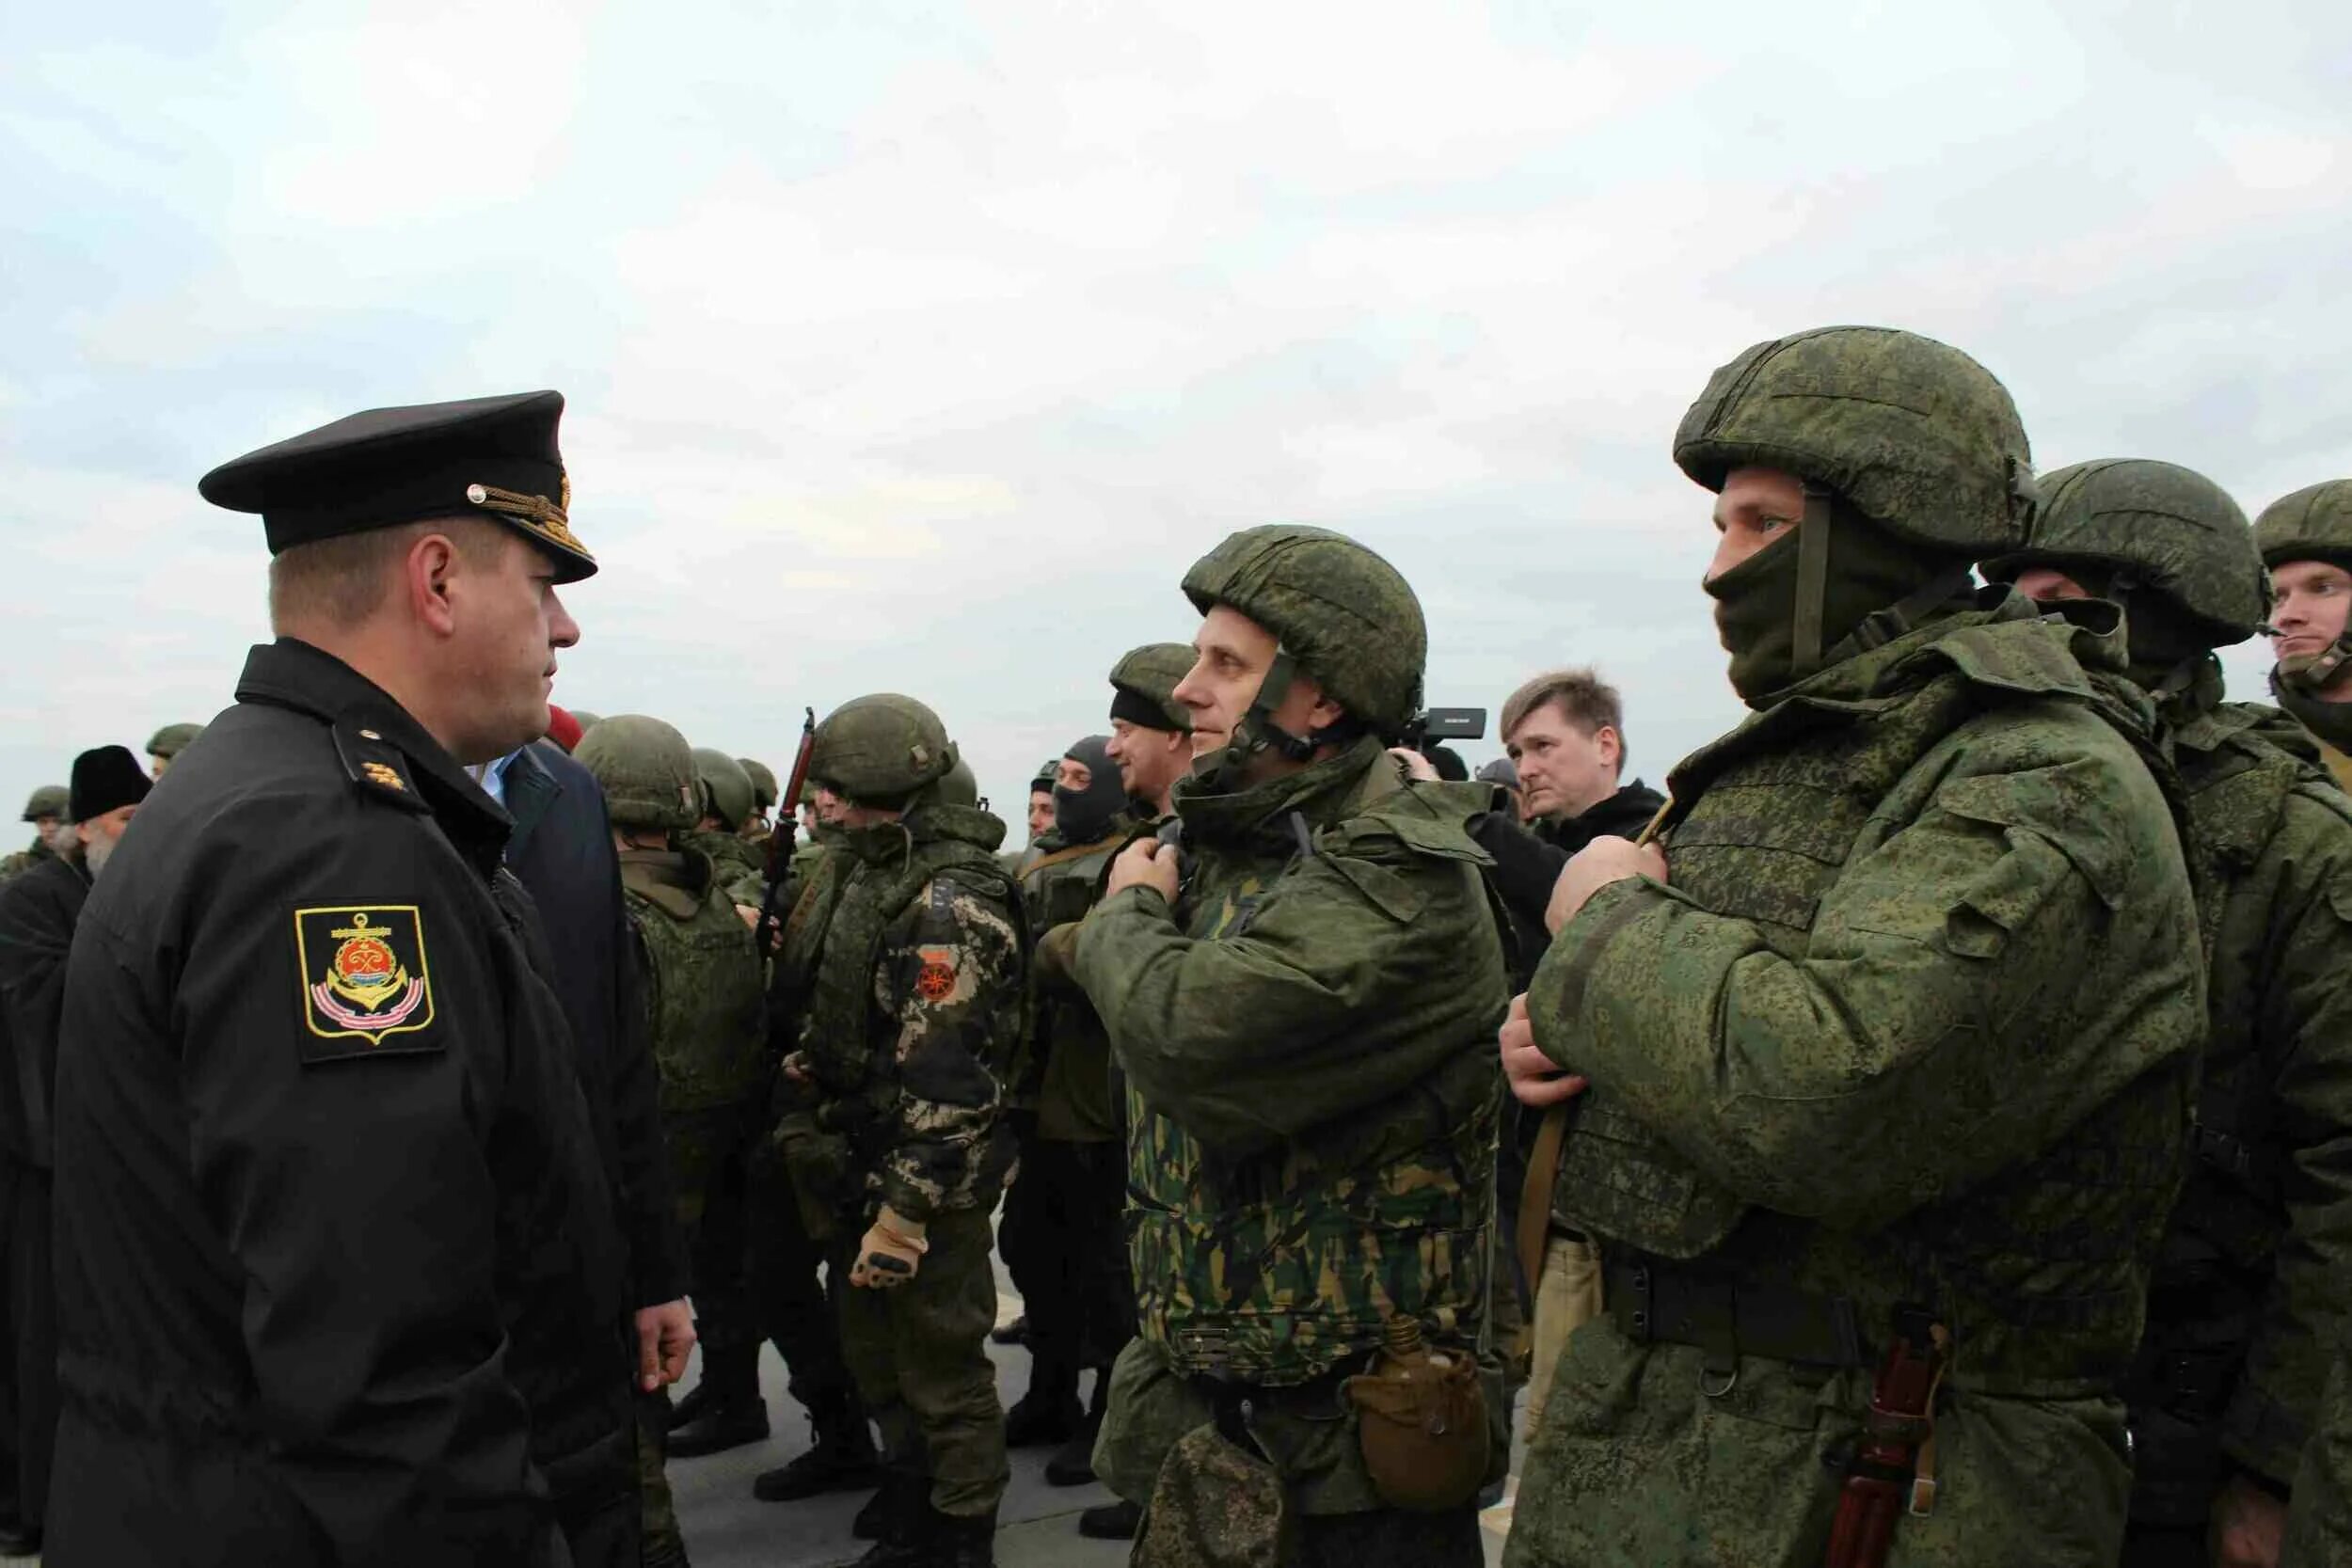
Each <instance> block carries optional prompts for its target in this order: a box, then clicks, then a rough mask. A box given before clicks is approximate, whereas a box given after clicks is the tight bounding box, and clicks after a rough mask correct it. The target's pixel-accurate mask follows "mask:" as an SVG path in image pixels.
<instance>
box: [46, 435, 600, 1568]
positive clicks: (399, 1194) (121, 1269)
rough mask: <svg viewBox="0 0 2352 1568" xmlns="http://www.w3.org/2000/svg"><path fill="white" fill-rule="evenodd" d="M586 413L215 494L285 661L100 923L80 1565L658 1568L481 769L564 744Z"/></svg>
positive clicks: (89, 1158) (68, 1191) (61, 1498)
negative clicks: (243, 516) (547, 733)
mask: <svg viewBox="0 0 2352 1568" xmlns="http://www.w3.org/2000/svg"><path fill="white" fill-rule="evenodd" d="M562 408H563V399H562V398H561V397H560V396H558V395H557V394H555V393H551V392H543V393H530V394H523V395H520V396H516V397H505V398H488V399H476V400H472V401H470V402H467V403H459V404H437V405H429V406H424V407H416V408H397V409H378V410H373V411H371V412H369V413H365V414H360V415H356V416H353V417H352V418H350V419H348V420H339V421H337V422H336V423H335V424H332V425H329V426H326V427H325V428H323V429H321V430H318V431H313V432H310V433H309V434H307V435H305V436H296V437H294V439H292V440H290V441H285V442H281V443H279V444H278V445H277V446H274V447H270V448H265V449H263V450H262V451H258V452H254V453H250V454H248V455H247V456H246V457H243V458H240V459H238V460H237V461H235V462H233V463H230V464H229V465H227V466H226V467H221V468H218V469H215V471H214V472H213V473H211V474H210V475H208V476H207V477H206V479H205V481H204V483H203V485H202V489H203V492H204V494H205V496H206V498H207V499H211V500H213V501H215V503H217V504H220V505H223V506H227V507H230V508H231V509H233V510H241V511H249V512H259V513H260V514H261V515H262V521H263V526H264V529H265V531H266V532H267V534H268V538H269V543H270V547H271V550H272V553H273V555H274V556H275V558H276V559H275V560H274V561H273V562H272V564H271V568H270V615H271V622H272V625H273V626H274V627H275V628H276V630H277V631H278V641H276V642H275V643H273V644H270V645H268V646H264V647H260V648H256V649H255V650H254V651H253V653H252V654H251V656H250V657H248V658H247V660H246V669H245V673H244V675H243V677H242V678H241V679H240V681H239V683H238V687H237V702H236V705H234V706H233V707H231V708H230V709H229V710H228V711H227V712H226V713H224V714H222V715H221V716H220V717H219V718H218V719H216V720H215V721H214V722H213V723H212V724H211V725H210V726H209V727H208V728H207V730H206V732H205V737H204V740H203V743H202V744H200V745H198V746H195V747H191V748H190V749H189V750H188V752H186V753H185V754H184V755H183V756H182V757H181V759H180V760H179V762H178V763H177V764H176V765H175V766H174V767H173V768H172V769H171V771H170V773H169V774H168V776H167V780H166V782H165V783H164V784H162V786H161V787H159V788H158V789H157V790H156V792H155V794H154V795H153V796H152V797H151V798H150V800H149V801H148V802H147V804H146V805H145V806H144V808H143V809H142V811H141V813H140V815H139V818H138V820H136V821H135V822H134V823H133V825H132V827H131V830H130V832H128V833H126V834H125V835H124V838H123V842H122V847H121V849H120V850H119V853H118V854H117V855H116V857H115V860H114V862H113V863H112V864H110V865H109V867H108V869H107V871H106V873H105V875H104V876H103V877H102V878H101V879H100V880H99V881H98V883H97V885H96V887H95V890H94V891H93V893H92V895H91V897H90V899H89V901H88V903H87V904H86V905H85V906H84V908H83V911H82V919H81V924H80V926H79V927H78V929H77V930H76V933H75V939H74V944H73V953H72V959H71V960H70V963H69V967H68V973H67V982H66V998H65V1016H64V1026H63V1031H62V1039H61V1042H60V1052H59V1061H58V1077H57V1089H56V1101H57V1114H56V1220H57V1230H56V1237H57V1246H56V1268H57V1308H58V1366H57V1373H58V1384H59V1394H60V1403H61V1410H60V1415H59V1420H58V1430H57V1458H56V1484H55V1485H54V1486H53V1488H52V1490H51V1495H50V1509H49V1520H48V1524H49V1529H48V1543H47V1558H48V1560H49V1561H50V1562H51V1564H52V1568H78V1565H84V1564H90V1565H105V1568H112V1565H114V1564H118V1563H131V1562H136V1563H141V1564H161V1565H186V1568H196V1565H207V1568H209V1565H212V1564H221V1565H224V1568H226V1565H229V1564H236V1565H238V1568H245V1565H247V1564H252V1563H259V1562H268V1563H272V1564H285V1565H297V1568H298V1565H306V1564H320V1565H324V1564H328V1563H333V1564H337V1565H339V1568H342V1565H350V1564H362V1563H364V1564H378V1563H381V1564H391V1563H402V1564H406V1563H422V1562H432V1563H439V1564H485V1565H486V1564H491V1563H497V1564H525V1565H531V1568H550V1565H563V1564H578V1565H586V1564H591V1563H593V1564H596V1565H598V1568H623V1565H633V1564H634V1563H635V1562H636V1560H637V1553H638V1542H637V1477H636V1465H635V1453H634V1442H633V1421H632V1412H631V1407H630V1381H631V1378H630V1374H631V1371H632V1361H633V1352H634V1346H633V1345H632V1344H631V1343H630V1342H629V1341H630V1335H629V1314H628V1307H629V1301H628V1279H627V1277H626V1258H627V1254H626V1249H625V1248H624V1246H623V1244H622V1241H621V1236H620V1231H619V1227H618V1226H617V1224H616V1222H615V1219H614V1216H613V1203H612V1190H611V1184H610V1183H609V1182H608V1181H607V1180H606V1178H605V1173H604V1165H603V1163H602V1162H601V1160H600V1158H599V1150H598V1148H597V1142H596V1123H595V1121H594V1120H593V1119H592V1117H591V1116H590V1113H589V1109H588V1106H587V1103H586V1101H585V1100H584V1098H583V1096H582V1094H581V1090H580V1084H581V1076H582V1075H581V1073H580V1068H579V1065H578V1054H579V1053H578V1052H577V1051H576V1050H575V1048H574V1045H573V1039H572V1033H571V1028H570V1026H569V1024H568V1022H566V1020H565V1017H564V1008H563V1005H562V1002H561V1001H560V996H561V994H562V991H563V989H564V986H565V985H566V984H568V983H570V982H571V981H572V980H573V979H575V978H576V977H577V976H578V974H580V966H579V964H578V962H577V956H576V955H573V954H567V953H563V952H560V951H555V950H552V949H550V947H549V946H548V943H547V942H546V941H545V939H544V937H543V935H542V932H541V928H540V926H539V923H538V920H537V919H536V917H535V915H534V914H533V912H532V909H531V907H530V900H529V897H528V895H526V894H524V893H523V891H522V889H521V886H520V884H519V883H518V882H517V881H516V879H515V877H514V875H513V873H512V872H510V871H508V870H507V869H506V868H505V867H504V865H503V864H502V863H501V856H502V855H503V853H504V850H505V847H506V842H507V837H508V832H509V829H510V822H509V819H508V817H507V816H506V815H505V814H504V813H503V812H502V811H501V810H500V809H499V808H498V807H497V806H496V805H495V804H494V803H493V802H492V801H491V800H489V798H488V797H487V796H485V794H484V793H483V791H482V789H481V787H480V785H479V784H477V783H476V782H475V781H474V780H473V779H472V778H470V777H469V776H468V774H467V772H466V771H465V768H464V765H465V764H469V763H481V762H487V761H490V760H491V759H493V758H497V757H501V756H504V755H505V754H507V753H508V752H512V751H513V750H514V749H515V748H516V747H517V746H519V745H522V744H524V743H525V742H527V741H528V740H529V739H530V738H531V737H532V736H536V735H538V734H540V733H541V732H542V731H543V730H544V729H545V728H546V726H547V721H548V705H547V697H548V683H549V681H550V679H551V678H552V675H553V673H554V668H555V653H556V650H557V649H560V648H564V647H568V646H570V645H571V644H572V643H573V642H575V641H578V638H579V628H578V626H576V625H574V623H573V622H572V619H571V617H570V615H569V614H568V613H566V611H565V610H564V607H563V604H562V603H561V601H560V600H559V599H558V597H557V596H556V594H555V585H556V584H557V583H558V582H572V581H576V580H578V579H579V578H583V577H585V576H587V575H588V574H589V573H590V572H591V571H593V570H594V569H595V562H594V559H593V558H592V557H590V556H589V555H588V553H587V552H586V550H585V549H583V548H582V547H581V546H580V542H579V540H578V539H577V538H575V537H574V536H573V534H572V532H571V530H570V526H569V523H568V521H567V519H566V517H565V514H564V498H565V495H566V492H567V489H568V484H567V482H566V481H565V479H564V472H563V467H562V458H561V456H560V455H559V453H558V452H557V450H556V443H555V426H556V420H557V419H558V417H559V416H560V414H561V411H562Z"/></svg>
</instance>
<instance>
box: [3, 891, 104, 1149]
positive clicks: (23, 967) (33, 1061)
mask: <svg viewBox="0 0 2352 1568" xmlns="http://www.w3.org/2000/svg"><path fill="white" fill-rule="evenodd" d="M89 885H90V883H89V873H87V871H85V870H83V869H82V866H81V863H80V862H78V861H65V860H58V859H56V858H54V857H53V858H51V859H49V860H45V861H42V862H41V863H40V864H38V865H36V866H34V867H33V868H32V869H31V870H30V871H27V872H25V873H24V875H23V876H21V877H18V878H15V879H11V880H10V881H9V882H8V885H7V886H5V887H0V1039H5V1040H6V1041H7V1042H8V1052H7V1053H6V1054H7V1057H8V1059H7V1060H6V1061H5V1062H0V1142H4V1143H5V1144H6V1146H7V1148H8V1152H9V1153H10V1154H13V1155H15V1156H16V1157H17V1158H18V1159H20V1160H23V1161H24V1162H26V1163H27V1164H35V1165H40V1166H41V1167H42V1168H43V1169H46V1168H47V1167H48V1166H49V1164H50V1163H51V1162H50V1143H49V1117H50V1113H51V1110H52V1097H53V1094H54V1092H55V1085H56V1082H57V1021H58V1017H59V1015H60V1014H61V1013H62V1012H63V1010H64V1006H65V959H66V954H67V952H68V951H69V950H70V949H72V946H73V925H74V922H75V921H77V920H79V919H80V918H81V915H82V903H83V900H85V899H87V897H88V896H89Z"/></svg>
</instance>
